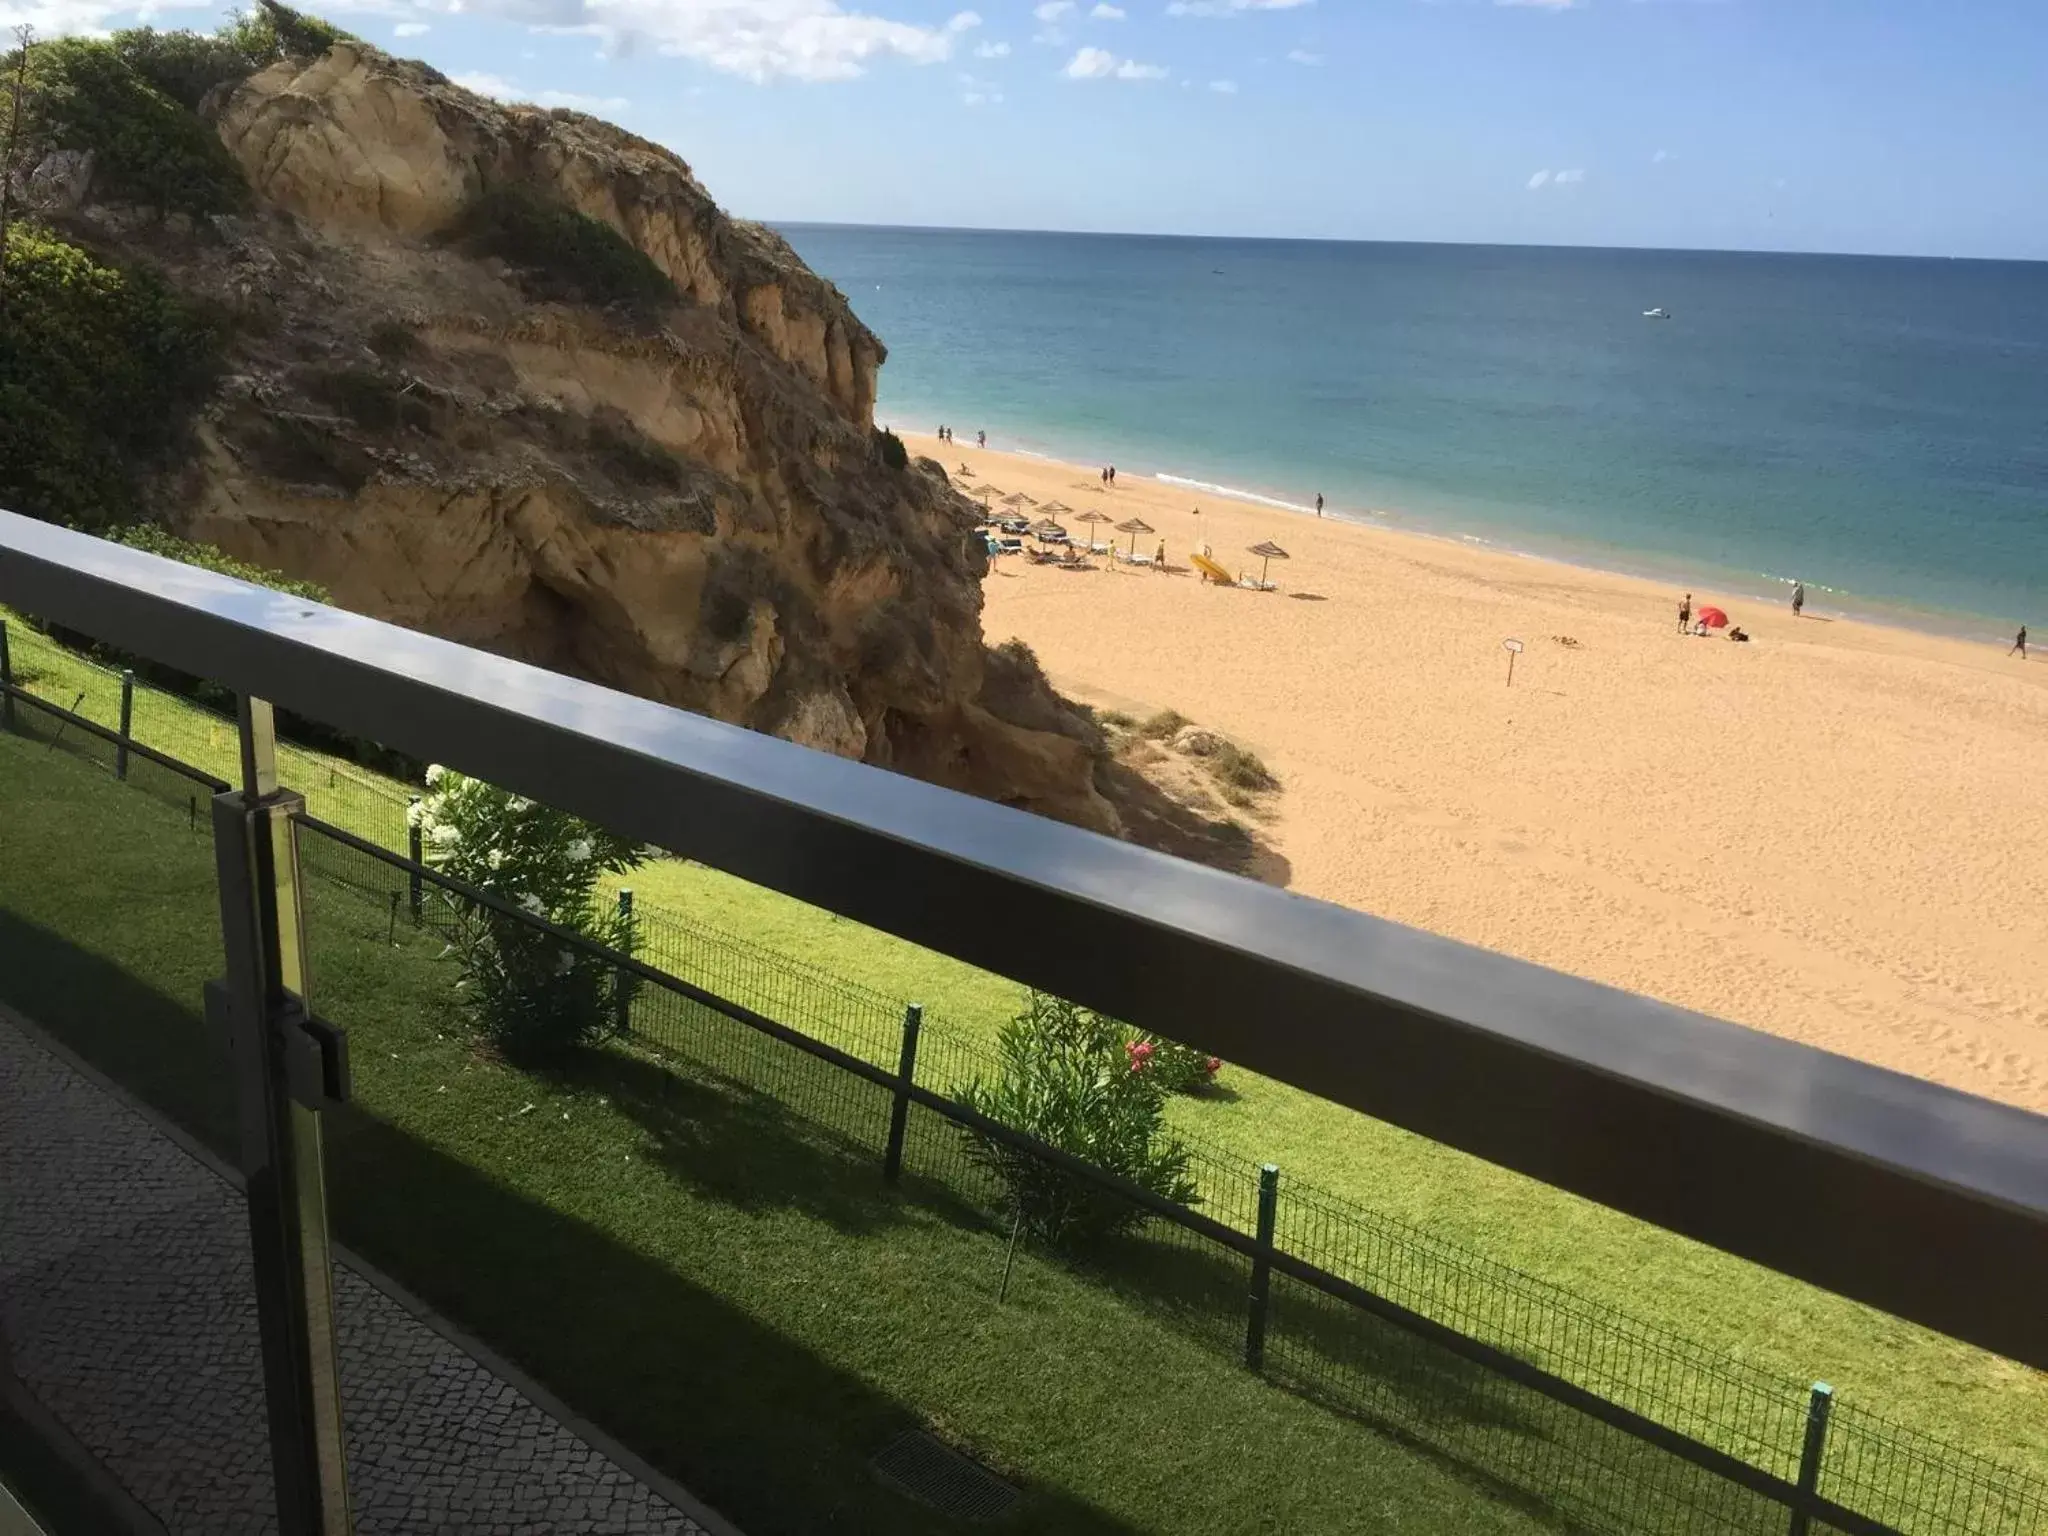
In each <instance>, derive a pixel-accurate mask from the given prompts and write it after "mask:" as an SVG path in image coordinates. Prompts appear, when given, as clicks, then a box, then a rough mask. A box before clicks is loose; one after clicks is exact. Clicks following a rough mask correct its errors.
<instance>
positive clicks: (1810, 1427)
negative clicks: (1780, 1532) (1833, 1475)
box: [1785, 1381, 1835, 1536]
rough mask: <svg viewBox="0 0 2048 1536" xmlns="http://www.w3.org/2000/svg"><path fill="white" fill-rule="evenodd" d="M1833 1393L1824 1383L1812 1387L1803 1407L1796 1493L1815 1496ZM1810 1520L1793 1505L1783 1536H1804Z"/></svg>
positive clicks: (1811, 1520) (1817, 1488)
mask: <svg viewBox="0 0 2048 1536" xmlns="http://www.w3.org/2000/svg"><path fill="white" fill-rule="evenodd" d="M1834 1404H1835V1389H1834V1388H1833V1387H1831V1386H1829V1385H1828V1384H1827V1383H1826V1382H1824V1381H1816V1382H1815V1383H1814V1384H1813V1396H1812V1397H1811V1398H1810V1399H1808V1401H1807V1404H1806V1444H1805V1445H1804V1446H1803V1447H1802V1448H1801V1449H1800V1452H1799V1491H1800V1492H1801V1493H1808V1494H1810V1493H1816V1492H1818V1491H1819V1489H1820V1463H1821V1457H1822V1455H1823V1454H1824V1453H1825V1452H1826V1450H1827V1443H1828V1410H1829V1409H1830V1408H1832V1407H1834ZM1812 1522H1813V1517H1812V1516H1811V1515H1810V1514H1808V1513H1807V1511H1806V1510H1805V1508H1804V1507H1803V1506H1800V1505H1794V1506H1793V1509H1792V1520H1791V1523H1790V1524H1789V1525H1787V1526H1786V1527H1785V1533H1786V1536H1806V1533H1807V1528H1808V1527H1809V1526H1810V1525H1811V1524H1812Z"/></svg>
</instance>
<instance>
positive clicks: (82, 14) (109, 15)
mask: <svg viewBox="0 0 2048 1536" xmlns="http://www.w3.org/2000/svg"><path fill="white" fill-rule="evenodd" d="M202 3H203V0H169V3H168V4H165V5H162V6H161V7H157V6H151V7H147V8H145V9H144V10H143V11H142V13H141V19H142V20H144V21H154V22H155V24H156V25H158V26H176V25H177V23H176V22H175V21H172V20H170V19H169V18H164V17H158V16H156V14H155V12H156V11H157V10H158V9H162V10H196V9H198V8H200V6H201V4H202ZM134 15H136V5H135V0H26V3H23V0H0V47H4V48H6V49H7V50H8V51H9V52H11V51H13V48H14V36H13V34H14V29H15V28H16V27H19V26H26V27H30V28H33V29H34V31H35V34H36V36H37V37H40V38H45V39H48V38H52V37H68V36H71V35H72V34H74V33H86V34H89V35H95V36H101V37H104V36H105V35H106V34H107V32H108V30H109V29H110V23H111V22H112V21H113V19H114V18H115V17H117V16H118V17H123V18H127V17H132V16H134ZM128 24H129V25H131V26H132V25H134V23H133V22H132V21H130V22H129V23H128Z"/></svg>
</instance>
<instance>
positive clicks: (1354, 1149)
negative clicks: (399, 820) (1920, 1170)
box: [16, 641, 2048, 1469]
mask: <svg viewBox="0 0 2048 1536" xmlns="http://www.w3.org/2000/svg"><path fill="white" fill-rule="evenodd" d="M16 649H17V664H19V661H20V652H21V650H22V647H21V644H20V642H19V641H17V646H16ZM34 659H35V661H36V663H37V664H38V665H41V666H43V667H44V669H45V672H46V677H45V679H44V682H43V684H42V685H41V691H43V692H45V693H47V694H49V695H50V696H52V697H58V698H59V701H60V702H63V703H66V704H68V703H69V702H70V698H71V695H72V694H74V693H75V692H77V691H79V690H81V689H84V690H87V691H88V692H89V695H90V699H91V702H89V703H88V706H87V709H88V712H89V713H90V714H91V715H92V718H95V719H101V718H105V719H108V720H111V718H112V712H111V711H112V706H111V702H104V703H103V702H102V701H107V700H110V694H109V688H108V680H107V679H106V678H105V676H104V674H95V673H93V672H92V671H91V670H90V669H88V668H86V667H85V666H84V664H83V663H81V662H79V661H78V660H77V659H76V658H73V657H69V656H67V655H65V654H64V653H62V652H59V651H56V650H55V649H54V648H48V647H47V643H44V646H43V647H42V648H38V649H37V650H36V651H35V652H34ZM150 708H151V709H152V710H153V711H155V712H154V713H151V714H148V715H144V714H142V712H141V710H140V708H139V709H138V735H139V736H140V737H141V738H142V739H145V740H150V741H152V742H156V741H159V740H162V741H164V742H166V743H169V745H167V747H166V750H171V751H174V752H178V753H180V755H183V754H184V753H186V752H187V751H190V752H205V753H209V754H212V755H210V756H205V757H201V758H197V759H195V760H197V761H201V762H202V764H203V765H204V766H208V767H212V768H215V769H216V771H222V772H225V771H226V768H227V765H228V764H230V763H231V761H232V752H233V745H232V739H231V737H227V736H220V737H219V739H218V740H216V739H214V736H216V735H218V734H219V728H218V727H217V726H212V725H210V724H209V723H208V722H206V721H204V720H203V719H198V718H196V717H192V716H191V712H190V710H189V708H188V707H186V706H183V705H180V704H175V703H173V704H169V705H161V704H156V703H152V704H151V706H150ZM160 720H161V730H162V732H163V734H162V735H161V737H160V736H158V735H156V734H153V732H154V731H155V730H156V729H157V728H158V724H159V721H160ZM209 731H211V732H213V733H214V735H207V734H205V733H207V732H209ZM285 767H286V771H287V773H288V774H290V773H296V775H297V778H296V780H294V781H293V782H294V787H300V786H301V785H303V786H304V787H305V788H306V789H307V792H308V794H309V800H310V803H311V805H312V808H313V809H314V811H315V812H316V814H322V815H328V816H330V817H332V818H333V819H335V820H337V821H339V822H340V823H341V824H343V825H345V826H349V827H351V828H352V829H354V830H358V831H361V832H363V833H364V834H365V835H378V829H379V828H380V827H381V826H382V825H384V824H385V823H387V822H389V821H390V820H391V819H392V817H393V815H394V814H395V813H394V812H393V810H392V807H393V806H394V805H395V804H396V797H397V796H399V795H402V794H403V793H404V792H405V791H404V790H403V788H402V787H401V786H397V785H389V784H385V785H382V786H381V787H383V789H384V791H385V792H384V794H382V795H381V796H380V795H375V794H373V793H372V789H373V788H374V787H378V786H379V785H380V781H377V780H375V779H374V777H373V776H371V775H368V774H366V773H364V772H363V771H362V770H360V769H354V768H345V769H343V768H337V767H336V766H335V765H333V764H332V763H330V762H328V761H327V760H325V759H322V758H318V757H315V756H314V755H312V754H298V755H297V757H296V758H295V759H294V760H293V761H291V762H288V763H287V764H286V765H285ZM386 836H394V835H392V834H386ZM615 883H616V884H625V885H630V886H631V887H632V888H633V890H634V892H635V898H636V901H637V902H638V903H639V904H640V907H641V909H642V910H643V911H659V910H666V911H670V912H675V913H681V914H686V915H687V916H688V917H689V918H690V919H692V920H694V921H696V922H700V923H704V924H708V925H710V926H711V927H713V928H716V929H720V930H723V931H725V932H728V933H731V934H735V935H738V936H741V937H743V938H745V939H746V940H747V941H749V942H750V943H751V944H753V945H756V946H760V947H762V948H765V949H768V950H772V951H775V952H777V953H779V954H782V955H787V956H792V957H800V958H801V960H802V961H803V962H804V963H806V964H808V965H810V966H813V967H816V968H818V969H819V970H821V971H825V972H829V973H831V974H832V975H833V976H837V977H841V978H844V979H846V980H848V981H852V982H855V983H859V984H860V985H862V986H865V987H867V988H870V989H873V990H874V991H876V992H878V993H881V994H884V995H886V996H887V997H889V998H894V999H902V1000H915V1001H918V1002H921V1003H923V1004H924V1005H925V1006H926V1007H927V1009H928V1011H929V1017H930V1024H929V1026H928V1029H929V1034H928V1038H929V1039H931V1040H933V1041H934V1042H936V1041H939V1040H944V1039H948V1038H951V1039H958V1040H962V1041H966V1042H970V1043H985V1042H987V1041H988V1040H989V1039H990V1038H992V1036H993V1034H994V1031H995V1029H996V1027H997V1026H998V1025H999V1024H1000V1023H1001V1022H1002V1021H1003V1020H1004V1019H1005V1018H1007V1017H1009V1016H1010V1015H1012V1014H1013V1013H1014V1012H1016V1010H1017V1007H1018V1003H1019V1000H1020V997H1021V989H1020V988H1019V987H1018V986H1017V984H1016V983H1014V982H1012V981H1009V980H1007V979H1005V978H1002V977H998V976H993V975H990V974H989V973H987V972H983V971H979V970H976V969H975V968H973V967H970V966H966V965H963V964H961V963H959V962H957V961H954V960H952V959H950V958H948V957H946V956H943V955H937V954H933V953H931V952H929V951H926V950H923V949H920V948H919V947H917V946H915V945H912V944H907V943H904V942H903V941H901V940H898V939H895V938H893V937H891V936H889V935H886V934H882V933H879V932H876V931H875V930H873V929H869V928H865V927H863V926H862V925H860V924H858V923H853V922H849V921H847V920H846V919H843V918H840V917H837V916H835V915H833V914H831V913H828V912H824V911H821V910H819V909H817V908H813V907H808V906H805V905H803V904H802V903H799V902H796V901H792V900H791V899H789V898H787V897H784V896H781V895H779V894H777V893H775V892H771V891H767V890H764V889H762V888H760V887H757V886H751V885H748V884H746V883H745V882H742V881H738V880H735V879H733V878H731V877H729V876H726V875H722V874H720V873H718V872H717V871H714V870H710V869H706V868H704V867H702V866H698V865H694V864H690V863H687V862H684V861H681V860H662V861H659V862H656V863H653V864H650V865H647V866H645V867H643V868H641V869H638V870H635V871H634V872H633V873H632V874H631V875H629V876H627V877H625V878H624V879H623V880H622V881H619V882H615ZM731 995H733V996H735V999H736V1000H738V1001H742V1002H748V1003H753V1004H756V1005H758V1006H762V1007H763V1008H764V1011H769V1012H775V1011H776V1010H775V1009H774V1008H773V1007H772V1006H770V1000H769V999H768V998H766V997H765V996H763V997H756V996H749V995H747V994H746V993H745V991H744V989H743V988H735V989H733V991H732V993H731ZM804 1027H807V1028H811V1029H813V1030H814V1031H815V1032H817V1033H820V1034H823V1035H826V1036H827V1037H829V1038H833V1039H835V1041H836V1042H837V1043H841V1044H844V1045H846V1046H848V1048H851V1049H857V1050H859V1051H860V1052H861V1053H862V1054H864V1055H867V1056H868V1057H869V1058H870V1059H873V1060H876V1061H880V1062H884V1063H892V1062H893V1044H892V1041H891V1037H890V1036H889V1035H888V1032H887V1030H886V1029H883V1030H875V1029H867V1028H864V1029H862V1030H860V1031H858V1032H855V1031H852V1030H850V1029H846V1028H843V1027H841V1026H839V1025H838V1024H836V1023H835V1022H833V1021H823V1022H819V1021H810V1020H806V1021H804ZM933 1054H934V1056H935V1057H936V1056H937V1054H938V1053H937V1051H936V1049H934V1052H933ZM1224 1082H1225V1085H1226V1088H1227V1090H1228V1091H1227V1092H1226V1093H1225V1094H1223V1095H1220V1096H1216V1097H1210V1098H1189V1099H1182V1100H1179V1101H1177V1102H1176V1104H1175V1106H1174V1115H1175V1118H1176V1122H1177V1123H1178V1124H1179V1125H1180V1126H1182V1127H1183V1128H1184V1129H1185V1130H1186V1131H1187V1132H1189V1133H1190V1134H1192V1135H1195V1136H1197V1137H1199V1138H1200V1139H1201V1140H1202V1141H1204V1142H1206V1143H1208V1144H1210V1145H1213V1146H1216V1147H1219V1148H1222V1149H1225V1150H1227V1151H1228V1152H1229V1153H1232V1154H1234V1155H1236V1156H1238V1157H1240V1158H1242V1159H1244V1160H1246V1161H1247V1162H1250V1163H1256V1162H1263V1161H1272V1162H1275V1163H1278V1164H1279V1165H1280V1167H1281V1169H1282V1178H1283V1192H1284V1191H1285V1190H1286V1189H1287V1188H1289V1187H1290V1186H1302V1185H1308V1186H1314V1187H1316V1188H1318V1189H1321V1190H1324V1191H1328V1192H1330V1193H1331V1194H1333V1195H1335V1196H1337V1197H1339V1198H1340V1199H1342V1200H1346V1201H1350V1202H1354V1203H1356V1204H1357V1205H1359V1206H1362V1207H1364V1208H1366V1209H1368V1210H1370V1211H1373V1212H1377V1213H1380V1214H1383V1215H1385V1216H1388V1217H1392V1218H1395V1219H1398V1220H1400V1221H1404V1222H1407V1223H1409V1224H1411V1225H1413V1226H1416V1227H1420V1228H1423V1229H1426V1230H1427V1231H1428V1232H1430V1233H1431V1234H1433V1235H1434V1236H1435V1237H1437V1238H1440V1239H1443V1240H1446V1241H1448V1242H1451V1243H1455V1244H1458V1245H1460V1246H1462V1247H1464V1248H1467V1249H1470V1250H1472V1251H1473V1252H1474V1253H1476V1254H1480V1255H1483V1256H1485V1257H1486V1258H1487V1259H1489V1260H1492V1261H1494V1262H1497V1263H1501V1264H1506V1265H1510V1266H1513V1267H1514V1268H1517V1269H1519V1270H1522V1271H1524V1272H1526V1273H1528V1274H1530V1275H1534V1276H1537V1277H1540V1278H1541V1279H1543V1280H1545V1281H1548V1282H1551V1283H1553V1284H1556V1285H1559V1286H1562V1287H1564V1288H1565V1289H1566V1290H1568V1291H1570V1292H1571V1293H1573V1294H1574V1295H1576V1296H1579V1297H1582V1298H1584V1299H1585V1300H1586V1301H1589V1302H1592V1303H1595V1304H1597V1305H1600V1306H1605V1307H1611V1308H1615V1309H1618V1310H1620V1311H1622V1312H1625V1313H1627V1314H1629V1315H1630V1316H1632V1317H1634V1318H1636V1319H1639V1320H1641V1321H1642V1322H1645V1323H1649V1324H1652V1325H1656V1326H1658V1327H1662V1328H1667V1329H1671V1330H1674V1331H1676V1332H1677V1333H1680V1334H1683V1335H1686V1336H1688V1337H1690V1338H1691V1339H1694V1340H1696V1341H1698V1342H1699V1343H1700V1344H1702V1345H1704V1346H1707V1347H1708V1348H1709V1349H1711V1350H1713V1351H1717V1352H1724V1353H1725V1354H1727V1355H1728V1356H1730V1357H1733V1358H1734V1359H1737V1360H1740V1361H1743V1362H1747V1363H1748V1364H1750V1365H1752V1366H1754V1367H1756V1368H1757V1369H1759V1370H1762V1371H1766V1372H1769V1373H1771V1374H1772V1375H1774V1376H1777V1377H1782V1378H1784V1379H1785V1381H1786V1382H1787V1383H1788V1384H1791V1385H1793V1386H1794V1387H1796V1385H1797V1384H1800V1383H1804V1382H1808V1381H1811V1380H1814V1379H1824V1380H1827V1381H1829V1382H1830V1383H1832V1384H1833V1385H1834V1387H1835V1388H1836V1390H1837V1395H1838V1400H1839V1401H1841V1402H1843V1403H1845V1404H1849V1405H1853V1406H1856V1407H1860V1408H1864V1409H1868V1410H1870V1411H1873V1412H1878V1413H1882V1414H1884V1415H1886V1416H1888V1417H1890V1418H1893V1419H1896V1420H1899V1421H1901V1422H1903V1423H1905V1424H1907V1425H1909V1426H1911V1427H1912V1428H1915V1429H1918V1430H1920V1431H1923V1432H1925V1433H1927V1434H1931V1435H1935V1436H1938V1437H1941V1438H1944V1439H1947V1440H1950V1441H1952V1442H1954V1443H1957V1444H1959V1445H1962V1446H1964V1447H1967V1448H1969V1449H1972V1450H1975V1451H1978V1452H1980V1453H1982V1454H1985V1455H1989V1456H1993V1457H1996V1458H1999V1459H2001V1460H2003V1461H2006V1462H2008V1463H2010V1464H2012V1465H2015V1466H2020V1467H2025V1468H2029V1469H2042V1468H2048V1375H2044V1374H2042V1373H2040V1372H2035V1371H2031V1370H2028V1369H2026V1368H2024V1367H2020V1366H2016V1365H2014V1364H2012V1363H2011V1362H2009V1361H2005V1360H2002V1359H1999V1358H1998V1357H1996V1356H1992V1355H1989V1354H1986V1353H1985V1352H1984V1351H1982V1350H1978V1349H1974V1348H1970V1347H1968V1346H1965V1345H1962V1344H1958V1343H1956V1342H1955V1341H1953V1340H1950V1339H1947V1338H1944V1337H1942V1336H1940V1335H1936V1334H1932V1333H1929V1332H1928V1331H1926V1330H1924V1329H1920V1328H1916V1327H1913V1326H1911V1325H1908V1324H1904V1323H1901V1322H1899V1321H1898V1320H1896V1319H1894V1318H1891V1317H1888V1316H1886V1315H1884V1314H1882V1313H1878V1312H1874V1311H1872V1310H1871V1309H1869V1308H1866V1307H1863V1306H1860V1305H1857V1304H1855V1303H1853V1302H1848V1301H1844V1300H1842V1299H1841V1298H1839V1297H1836V1296H1833V1295H1831V1294H1828V1293H1826V1292H1823V1291H1819V1290H1816V1289H1814V1288H1813V1287H1811V1286H1807V1285H1804V1284H1802V1283H1800V1282H1798V1281H1794V1280H1790V1279H1787V1278H1786V1277H1784V1276H1781V1275H1778V1274H1775V1273H1773V1272H1771V1271H1769V1270H1765V1269H1761V1268H1759V1267H1757V1266H1755V1265H1751V1264H1748V1263H1745V1262H1743V1261H1741V1260H1737V1259H1733V1258H1730V1257H1728V1256H1727V1255H1724V1254H1721V1253H1718V1252H1716V1251H1714V1250H1712V1249H1709V1248H1706V1247H1703V1246H1701V1245H1699V1244H1696V1243H1692V1242H1689V1241H1687V1240H1685V1239H1683V1238H1679V1237H1675V1236H1673V1235H1671V1234H1670V1233H1667V1232H1664V1231H1662V1230H1660V1229H1658V1228H1655V1227H1651V1226H1648V1225H1646V1224H1644V1223H1641V1222H1638V1221H1635V1220H1633V1219H1631V1218H1629V1217H1626V1216H1622V1215H1619V1214H1617V1213H1615V1212H1613V1211H1610V1210H1607V1209H1605V1208H1603V1207H1600V1206H1596V1205H1593V1204H1591V1203H1589V1202H1587V1201H1583V1200H1580V1199H1577V1198H1575V1197H1573V1196H1570V1195H1567V1194H1564V1193H1562V1192H1560V1191H1557V1190H1554V1189H1551V1188H1549V1187H1548V1186H1545V1185H1542V1184H1538V1183H1536V1182H1534V1181H1532V1180H1529V1179H1526V1178H1522V1177H1520V1176H1518V1175H1515V1174H1512V1173H1508V1172H1506V1171H1504V1170H1502V1169H1499V1168H1496V1167H1494V1166H1492V1165H1490V1164H1487V1163H1484V1162H1481V1161H1479V1160H1477V1159H1474V1158H1471V1157H1467V1156H1465V1155H1463V1154H1461V1153H1458V1152H1456V1151H1454V1150H1452V1149H1449V1148H1446V1147H1444V1146H1441V1145H1439V1144H1437V1143H1434V1142H1430V1141H1427V1140H1424V1139H1423V1138H1420V1137H1417V1136H1413V1135H1410V1134H1409V1133H1407V1132H1404V1131H1402V1130H1399V1129H1398V1128H1396V1127H1393V1126H1390V1125H1387V1124H1384V1123H1382V1122H1378V1121H1374V1120H1371V1119H1368V1118H1367V1117H1365V1116H1362V1115H1359V1114H1356V1113H1354V1112H1352V1111H1350V1110H1346V1109H1343V1108H1341V1107H1340V1106H1337V1105H1333V1104H1330V1103H1328V1102H1327V1101H1324V1100H1321V1099H1318V1098H1316V1097H1314V1096H1313V1095H1310V1094H1306V1093H1303V1092H1301V1091H1300V1090H1298V1089H1294V1088H1291V1087H1289V1086H1287V1085H1285V1084H1281V1083H1276V1082H1273V1081H1271V1080H1268V1079H1265V1078H1261V1077H1259V1076H1257V1075H1255V1074H1252V1073H1248V1072H1244V1071H1241V1070H1226V1073H1225V1077H1224ZM1285 1209H1286V1206H1285V1204H1284V1198H1283V1211H1284V1210H1285ZM1283 1230H1284V1229H1283ZM1557 1363H1558V1364H1560V1365H1561V1366H1562V1365H1563V1364H1565V1362H1557ZM1731 1448H1735V1447H1734V1446H1732V1445H1731Z"/></svg>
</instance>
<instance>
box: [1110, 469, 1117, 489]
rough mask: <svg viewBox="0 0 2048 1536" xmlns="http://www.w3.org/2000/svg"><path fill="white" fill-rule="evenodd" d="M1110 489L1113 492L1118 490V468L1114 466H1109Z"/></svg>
mask: <svg viewBox="0 0 2048 1536" xmlns="http://www.w3.org/2000/svg"><path fill="white" fill-rule="evenodd" d="M1109 488H1110V489H1111V490H1112V491H1113V490H1115V489H1116V466H1115V465H1114V464H1112V465H1110V466H1109Z"/></svg>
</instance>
